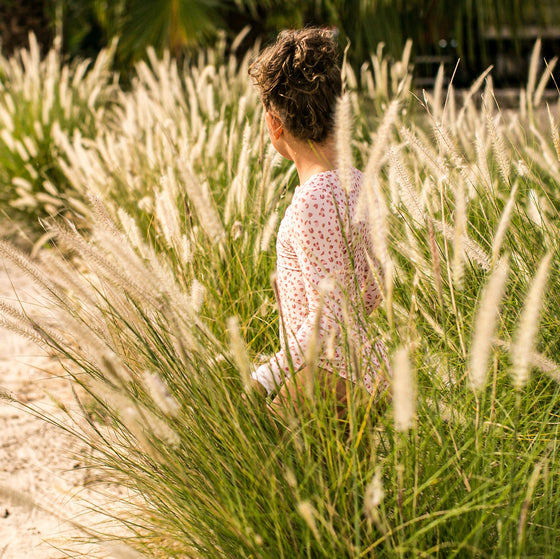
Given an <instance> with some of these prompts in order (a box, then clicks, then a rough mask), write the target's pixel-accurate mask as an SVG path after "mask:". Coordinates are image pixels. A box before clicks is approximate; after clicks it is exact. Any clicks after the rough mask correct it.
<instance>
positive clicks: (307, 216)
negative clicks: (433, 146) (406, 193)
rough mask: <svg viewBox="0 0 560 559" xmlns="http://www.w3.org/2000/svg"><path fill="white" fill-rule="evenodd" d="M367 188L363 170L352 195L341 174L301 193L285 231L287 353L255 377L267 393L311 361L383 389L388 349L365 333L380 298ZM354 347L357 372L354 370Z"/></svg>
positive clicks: (314, 180)
mask: <svg viewBox="0 0 560 559" xmlns="http://www.w3.org/2000/svg"><path fill="white" fill-rule="evenodd" d="M361 182H362V173H361V172H360V171H358V170H357V169H353V170H352V176H351V181H350V188H349V189H348V192H346V189H345V188H344V187H343V186H342V184H341V181H340V180H339V173H338V171H336V170H335V171H326V172H322V173H318V174H316V175H313V176H312V177H311V178H310V179H309V180H308V181H307V182H305V183H304V184H302V185H300V186H298V187H297V188H296V191H295V193H294V196H293V199H292V203H291V204H290V206H289V207H288V208H287V210H286V213H285V215H284V218H283V219H282V222H281V223H280V228H279V230H278V237H277V241H276V251H277V262H276V287H277V296H278V299H279V301H278V303H279V310H280V344H281V348H282V349H281V350H280V351H279V352H278V353H276V355H274V356H273V357H272V359H271V360H270V361H269V362H268V363H266V364H264V365H261V366H260V367H259V368H258V369H257V370H256V371H255V372H254V373H253V377H254V378H255V379H256V380H258V381H259V382H260V383H261V384H262V385H263V386H264V387H265V388H266V389H267V391H268V392H272V391H274V390H275V389H276V388H278V387H279V386H280V385H282V383H283V382H284V380H285V379H286V378H288V377H289V376H290V373H291V371H297V370H299V369H301V368H302V367H303V366H305V365H306V364H307V363H309V362H310V361H309V360H310V359H317V364H318V366H319V367H321V368H324V369H327V370H330V371H335V372H336V373H338V374H340V375H341V376H342V377H345V378H350V379H351V380H352V381H354V382H358V381H359V382H363V385H364V387H365V388H366V390H368V391H369V392H373V391H374V390H375V388H376V386H377V385H378V382H379V381H380V377H381V372H380V371H381V365H380V359H381V361H384V360H386V357H385V355H386V354H385V349H384V347H383V345H382V344H381V343H380V342H379V341H378V342H374V341H372V340H370V339H368V337H367V335H366V332H365V328H364V319H365V318H366V317H367V316H368V315H369V314H370V313H371V312H372V311H373V310H374V309H375V308H376V307H377V306H378V305H379V302H380V300H381V292H380V289H379V286H378V285H377V283H376V281H375V279H374V275H373V273H372V270H371V262H372V257H371V236H370V234H369V229H368V226H367V224H366V222H365V221H361V220H359V219H358V215H357V208H358V201H359V195H360V186H361ZM368 255H369V258H368ZM342 335H344V336H347V337H346V338H345V339H343V338H342ZM349 344H350V345H351V346H352V347H353V349H354V351H353V353H354V355H355V356H356V357H357V359H355V358H354V359H352V361H353V362H355V361H357V366H356V364H355V363H353V364H352V366H351V365H350V363H348V361H349V357H348V355H347V354H348V351H347V350H346V349H345V348H347V347H348V345H349ZM313 354H314V355H313Z"/></svg>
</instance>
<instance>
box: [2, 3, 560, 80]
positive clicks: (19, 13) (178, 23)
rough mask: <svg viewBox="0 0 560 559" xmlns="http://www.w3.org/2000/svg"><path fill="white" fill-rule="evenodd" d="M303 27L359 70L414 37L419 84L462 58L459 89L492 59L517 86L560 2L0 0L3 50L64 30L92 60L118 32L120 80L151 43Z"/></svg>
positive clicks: (72, 53)
mask: <svg viewBox="0 0 560 559" xmlns="http://www.w3.org/2000/svg"><path fill="white" fill-rule="evenodd" d="M307 24H319V25H327V26H332V27H333V28H336V29H337V31H338V33H339V36H340V39H341V44H342V45H343V46H344V45H346V44H347V42H348V41H350V42H351V48H350V50H349V60H350V62H351V63H352V64H353V65H354V66H355V67H359V66H360V65H361V64H362V63H363V62H364V61H365V60H367V58H368V56H369V54H370V53H372V52H376V50H377V48H378V45H379V43H380V42H382V43H384V53H385V54H387V55H389V56H393V57H395V58H396V59H398V58H400V56H401V53H402V50H403V47H404V44H405V41H406V39H407V38H411V39H412V40H413V52H412V55H413V56H412V62H413V63H414V68H415V71H414V74H415V83H416V85H417V86H419V87H425V86H428V87H429V86H430V84H431V82H432V81H433V79H434V77H435V74H436V72H437V69H438V67H439V65H440V63H441V62H444V63H446V64H448V65H449V66H450V67H451V70H452V69H453V67H454V66H455V64H456V61H457V59H461V62H460V64H459V66H458V68H457V71H456V73H455V76H454V83H455V85H456V86H462V85H463V86H468V85H470V83H471V82H472V81H473V80H474V79H475V78H476V77H477V76H478V75H479V74H480V73H481V72H482V71H483V70H484V69H485V68H486V67H487V66H488V65H490V64H493V65H494V70H493V78H494V80H495V85H496V86H497V87H517V86H519V85H520V84H521V83H524V82H525V80H526V76H527V69H528V64H529V60H530V54H531V50H532V47H533V45H534V43H535V40H536V39H537V38H541V39H542V41H543V45H542V55H543V58H545V59H550V58H551V57H552V56H554V54H555V53H557V52H560V2H559V1H558V0H538V1H535V0H494V1H492V2H488V1H486V0H0V36H1V40H2V49H3V52H4V54H9V53H10V52H12V51H13V50H14V49H16V48H18V47H22V46H27V44H28V33H29V32H30V31H33V32H34V33H35V34H36V35H37V37H38V40H39V42H40V43H41V45H42V47H43V48H44V49H48V48H49V47H50V46H51V45H52V44H53V41H54V39H55V37H57V36H58V37H60V38H61V39H62V44H61V48H62V49H63V51H64V53H65V54H66V55H67V56H68V57H76V56H80V57H84V56H86V57H95V56H96V55H97V53H98V52H99V51H100V49H102V48H103V47H105V46H107V45H108V44H110V42H111V40H112V39H113V38H114V37H116V36H118V37H120V41H119V46H118V50H117V56H116V58H115V65H116V69H117V70H119V71H120V72H121V73H122V74H123V77H126V74H127V72H128V71H129V70H130V68H131V65H132V64H133V63H134V62H135V61H137V60H138V59H140V58H142V57H143V56H145V52H146V47H147V46H149V45H151V46H153V47H155V48H156V50H158V51H159V52H162V51H163V50H164V49H166V48H168V49H170V50H171V52H173V53H174V54H175V55H176V56H178V57H182V56H184V54H185V53H186V52H188V51H192V50H193V49H197V48H199V47H201V46H209V45H212V44H214V43H215V42H216V41H217V40H223V38H224V37H225V38H226V39H227V40H229V41H233V40H234V38H235V37H236V36H237V35H238V34H239V33H240V32H241V31H242V30H243V29H244V28H246V27H247V26H250V32H249V33H248V34H247V35H246V37H245V39H244V46H245V47H246V48H249V46H250V45H252V44H253V43H254V42H255V41H256V40H258V39H260V40H262V41H265V42H266V41H267V40H270V39H271V38H272V37H274V35H275V34H276V33H277V32H278V30H280V29H282V28H286V27H300V26H303V25H307ZM242 47H243V45H242ZM240 52H243V49H242V50H241V51H240ZM451 73H452V72H451V71H449V74H450V75H451Z"/></svg>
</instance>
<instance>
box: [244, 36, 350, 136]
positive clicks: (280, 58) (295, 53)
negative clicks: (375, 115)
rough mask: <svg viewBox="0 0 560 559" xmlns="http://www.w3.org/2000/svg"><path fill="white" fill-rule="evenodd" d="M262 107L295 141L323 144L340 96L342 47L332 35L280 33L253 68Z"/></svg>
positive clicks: (329, 129)
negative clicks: (340, 48)
mask: <svg viewBox="0 0 560 559" xmlns="http://www.w3.org/2000/svg"><path fill="white" fill-rule="evenodd" d="M249 75H250V76H251V77H252V78H253V79H254V81H255V85H256V86H257V87H258V88H259V90H260V95H261V100H262V102H263V105H264V107H265V108H266V109H267V110H269V109H271V108H272V109H274V110H275V111H276V112H277V113H278V116H279V117H280V120H281V121H282V123H283V125H284V126H285V127H286V129H287V130H288V131H289V132H290V133H291V134H293V135H294V136H295V137H296V138H299V139H302V140H313V141H315V142H323V141H324V140H325V139H327V138H328V136H329V135H330V133H331V132H332V130H333V127H334V113H335V109H336V103H337V100H338V98H339V97H340V95H341V92H342V77H341V72H340V66H339V64H338V44H337V42H336V39H335V37H334V35H333V33H332V31H330V30H329V29H325V28H319V27H309V28H306V29H300V30H289V31H282V32H281V33H280V34H279V35H278V38H277V39H276V42H275V43H274V44H273V45H270V46H269V47H267V48H265V49H264V50H263V51H262V52H261V53H260V54H259V56H258V57H257V59H256V60H255V61H254V62H253V64H251V66H250V67H249Z"/></svg>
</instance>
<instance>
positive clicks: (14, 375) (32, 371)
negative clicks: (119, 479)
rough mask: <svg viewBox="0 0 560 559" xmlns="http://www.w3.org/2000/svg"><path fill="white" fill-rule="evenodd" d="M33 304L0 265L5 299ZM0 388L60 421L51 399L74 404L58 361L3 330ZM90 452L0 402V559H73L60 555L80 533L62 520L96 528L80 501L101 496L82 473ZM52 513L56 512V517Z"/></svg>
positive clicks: (18, 277) (28, 288) (25, 288)
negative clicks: (20, 498)
mask: <svg viewBox="0 0 560 559" xmlns="http://www.w3.org/2000/svg"><path fill="white" fill-rule="evenodd" d="M14 287H15V288H16V289H17V293H18V297H20V298H21V299H22V300H24V301H33V300H36V296H37V293H36V290H35V287H34V286H33V285H32V284H31V281H30V280H29V279H28V278H27V277H26V276H24V275H23V274H22V273H21V272H19V271H18V270H15V269H13V267H10V266H9V263H7V262H2V260H0V300H3V301H7V302H10V303H12V304H17V299H16V298H15V296H14ZM0 389H1V390H4V391H8V392H9V393H11V394H13V395H14V396H16V397H17V398H18V399H19V400H20V401H21V402H23V403H26V404H30V405H32V406H34V407H39V408H42V409H45V410H48V412H49V413H51V414H53V415H54V417H58V418H60V419H61V420H62V419H63V418H64V414H63V413H62V412H61V411H60V410H59V409H57V407H56V406H55V405H54V404H53V401H52V399H51V398H50V397H49V396H48V394H49V393H50V394H56V397H57V398H59V399H60V400H62V401H63V402H65V404H68V403H70V404H71V403H72V402H73V397H72V392H71V390H70V386H69V384H68V381H67V380H65V379H64V376H63V371H62V369H61V367H60V366H59V364H58V363H57V361H56V360H55V359H53V358H50V357H48V356H47V355H46V354H45V352H43V351H42V350H41V349H40V348H38V347H37V346H36V345H34V344H33V342H31V341H28V340H27V339H25V338H23V337H21V336H19V335H17V334H14V333H12V332H10V331H7V330H5V329H2V328H0ZM87 453H88V450H87V448H86V447H85V445H83V444H81V443H79V442H77V440H76V439H73V438H71V437H70V436H69V435H67V434H65V433H64V432H63V431H62V430H61V429H59V428H57V427H54V426H52V425H50V424H48V423H47V422H45V421H44V420H41V419H39V418H37V417H34V416H33V415H32V414H30V413H29V412H27V411H25V410H24V409H21V408H20V407H17V406H14V405H13V404H11V403H9V402H6V401H5V400H0V559H27V558H29V559H52V558H60V557H69V554H65V553H63V552H62V551H61V550H63V549H65V548H67V545H66V543H65V542H67V541H68V539H69V538H75V537H79V536H81V535H83V534H82V533H81V532H80V531H79V530H78V529H77V528H76V527H73V526H72V525H70V524H69V523H67V522H65V521H63V520H61V519H59V518H57V515H58V516H60V517H62V518H66V519H72V520H74V521H76V522H78V523H80V524H85V523H86V522H87V523H88V524H90V525H91V522H90V520H91V519H90V517H89V516H88V517H87V519H86V517H85V516H84V505H83V501H82V502H81V503H80V499H81V498H82V499H87V500H89V501H93V502H96V500H97V499H98V497H97V490H94V489H93V488H90V487H89V486H88V477H87V476H88V475H89V474H88V472H87V471H86V470H84V469H82V466H83V464H84V461H85V460H86V459H87ZM2 487H4V488H6V487H8V488H10V490H15V491H18V492H20V493H21V494H23V495H25V496H26V498H29V499H30V500H33V501H34V502H36V503H37V504H38V505H40V506H41V507H43V508H37V507H33V506H32V505H30V504H29V503H25V502H23V501H19V502H18V500H17V499H16V498H14V497H13V496H12V497H9V496H8V495H6V493H7V492H6V491H2V489H1V488H2ZM53 513H54V514H53Z"/></svg>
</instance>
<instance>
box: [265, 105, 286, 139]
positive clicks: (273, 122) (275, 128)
mask: <svg viewBox="0 0 560 559" xmlns="http://www.w3.org/2000/svg"><path fill="white" fill-rule="evenodd" d="M265 119H266V124H267V126H268V130H269V132H270V135H271V136H272V137H273V138H274V139H275V140H277V139H278V138H280V136H281V135H282V132H283V131H284V130H283V128H282V121H281V120H280V117H279V116H278V115H277V114H276V113H275V112H274V111H273V110H269V111H266V113H265Z"/></svg>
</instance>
